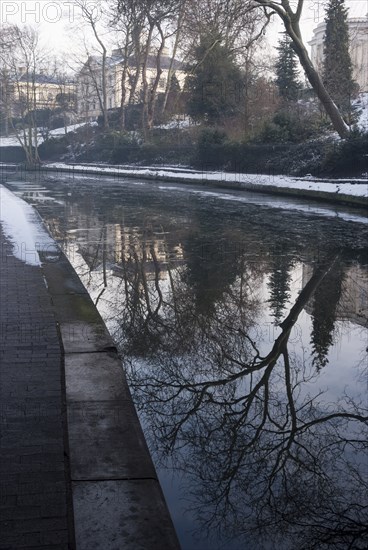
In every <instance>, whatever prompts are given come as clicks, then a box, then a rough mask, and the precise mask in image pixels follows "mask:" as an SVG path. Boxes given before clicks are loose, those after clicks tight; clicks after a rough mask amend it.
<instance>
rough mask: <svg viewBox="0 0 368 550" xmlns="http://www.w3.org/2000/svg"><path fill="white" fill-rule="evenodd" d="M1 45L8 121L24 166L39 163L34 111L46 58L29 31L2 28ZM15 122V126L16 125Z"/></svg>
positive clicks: (0, 52)
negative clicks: (22, 157) (23, 154)
mask: <svg viewBox="0 0 368 550" xmlns="http://www.w3.org/2000/svg"><path fill="white" fill-rule="evenodd" d="M3 36H5V37H6V40H2V42H1V50H0V56H1V66H2V73H3V75H6V90H5V92H6V94H7V95H6V97H5V99H3V101H5V103H6V105H7V107H6V108H7V118H8V120H10V124H11V128H12V131H13V132H14V133H15V135H16V137H17V139H18V141H19V143H20V145H21V146H22V148H23V151H24V152H25V155H26V162H27V164H28V165H29V166H30V167H31V166H35V165H36V164H38V163H39V162H40V158H39V154H38V135H37V120H36V111H37V107H38V105H39V94H40V93H41V92H40V86H39V84H38V82H37V79H38V76H39V75H38V73H39V72H40V71H41V68H43V66H44V65H45V62H46V54H45V52H44V51H43V50H42V48H41V47H40V45H39V37H38V34H37V32H36V31H35V30H34V29H33V28H31V27H27V26H24V27H19V26H17V25H11V26H8V27H6V28H5V30H4V35H3ZM15 120H17V122H15Z"/></svg>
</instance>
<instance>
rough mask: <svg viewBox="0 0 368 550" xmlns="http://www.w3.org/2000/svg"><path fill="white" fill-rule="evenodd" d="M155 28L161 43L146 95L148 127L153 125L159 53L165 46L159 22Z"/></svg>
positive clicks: (159, 70)
mask: <svg viewBox="0 0 368 550" xmlns="http://www.w3.org/2000/svg"><path fill="white" fill-rule="evenodd" d="M157 28H158V30H159V33H160V35H161V43H160V47H159V49H158V51H157V57H156V77H155V80H154V83H153V86H152V88H151V89H150V92H149V95H148V105H147V126H148V128H149V129H151V128H152V126H153V119H154V116H155V102H156V94H157V88H158V85H159V82H160V77H161V74H162V69H161V54H162V51H163V49H164V46H165V38H164V35H163V32H162V29H161V27H160V25H159V23H158V24H157Z"/></svg>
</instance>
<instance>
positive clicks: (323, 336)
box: [311, 268, 344, 369]
mask: <svg viewBox="0 0 368 550" xmlns="http://www.w3.org/2000/svg"><path fill="white" fill-rule="evenodd" d="M343 279H344V270H343V268H340V269H338V268H336V269H335V270H334V271H331V272H330V273H328V274H327V275H326V277H325V278H324V279H323V281H322V282H321V284H320V285H319V287H318V288H317V290H316V292H315V293H314V300H313V311H312V333H311V344H312V355H313V364H314V365H315V366H316V367H317V369H320V368H322V367H324V366H326V365H327V363H328V353H329V350H330V347H331V346H332V344H333V336H334V329H335V322H336V312H337V307H338V304H339V300H340V298H341V291H342V284H343Z"/></svg>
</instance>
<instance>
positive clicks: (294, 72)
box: [275, 34, 301, 101]
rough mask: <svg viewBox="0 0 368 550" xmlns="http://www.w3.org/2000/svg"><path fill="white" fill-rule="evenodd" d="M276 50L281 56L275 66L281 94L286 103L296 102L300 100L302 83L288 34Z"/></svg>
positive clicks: (277, 83)
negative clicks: (299, 94)
mask: <svg viewBox="0 0 368 550" xmlns="http://www.w3.org/2000/svg"><path fill="white" fill-rule="evenodd" d="M276 49H277V51H278V54H279V55H278V59H277V62H276V65H275V69H276V85H277V87H278V89H279V94H280V96H281V97H282V98H283V100H284V101H295V100H296V99H297V98H298V92H299V90H300V89H301V83H300V81H299V79H298V61H297V56H296V53H295V51H294V48H293V46H292V42H291V39H290V38H289V36H288V35H287V34H285V35H284V36H283V38H282V39H281V40H279V45H278V46H277V48H276Z"/></svg>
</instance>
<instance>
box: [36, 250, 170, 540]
mask: <svg viewBox="0 0 368 550" xmlns="http://www.w3.org/2000/svg"><path fill="white" fill-rule="evenodd" d="M55 260H56V261H54V262H48V263H44V264H43V266H42V270H43V273H44V276H45V279H46V282H47V285H48V291H49V294H50V296H51V300H52V304H53V309H54V313H55V317H56V320H57V322H58V326H59V331H60V334H61V340H62V346H63V355H64V366H65V394H66V395H65V399H66V409H67V429H68V439H69V453H70V472H71V483H72V496H73V508H74V525H75V538H76V548H77V550H92V549H98V550H106V549H109V550H121V549H122V548H124V550H138V549H142V550H156V549H157V550H161V549H162V548H165V550H171V549H173V550H176V549H179V548H180V546H179V543H178V540H177V537H176V533H175V530H174V527H173V524H172V521H171V518H170V515H169V512H168V509H167V506H166V503H165V499H164V496H163V493H162V490H161V487H160V484H159V481H158V478H157V474H156V471H155V468H154V466H153V463H152V459H151V457H150V454H149V451H148V448H147V445H146V441H145V438H144V435H143V432H142V429H141V426H140V423H139V419H138V416H137V414H136V411H135V408H134V404H133V401H132V398H131V394H130V391H129V388H128V384H127V381H126V378H125V374H124V371H123V368H122V364H121V360H120V358H119V356H118V353H117V350H116V347H115V344H114V342H113V340H112V338H111V336H110V334H109V333H108V331H107V329H106V326H105V324H104V322H103V320H102V318H101V316H100V314H99V313H98V311H97V309H96V307H95V305H94V303H93V301H92V300H91V298H90V296H89V294H88V292H87V290H86V289H85V287H84V286H83V284H82V283H81V281H80V279H79V277H78V276H77V274H76V273H75V271H74V269H73V267H72V266H71V264H70V263H69V261H68V260H67V258H66V257H65V255H64V254H63V253H60V256H59V258H55Z"/></svg>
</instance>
